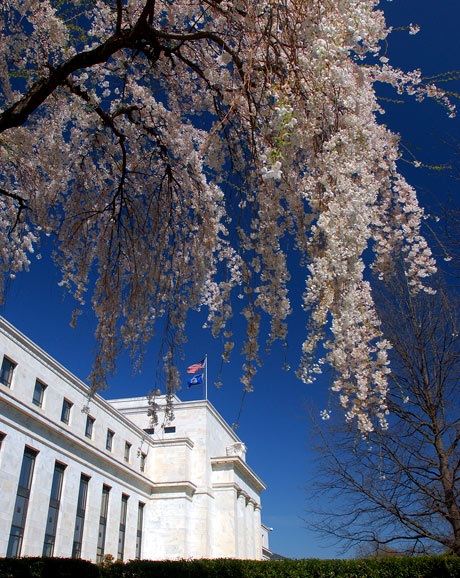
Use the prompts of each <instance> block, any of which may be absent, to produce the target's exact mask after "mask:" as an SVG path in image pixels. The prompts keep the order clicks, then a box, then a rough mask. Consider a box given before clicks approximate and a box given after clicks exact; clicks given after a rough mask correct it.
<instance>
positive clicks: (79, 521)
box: [72, 474, 89, 558]
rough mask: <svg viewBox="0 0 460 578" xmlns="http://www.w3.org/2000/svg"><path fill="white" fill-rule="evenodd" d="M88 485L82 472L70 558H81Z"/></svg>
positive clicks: (86, 477) (87, 479) (86, 478)
mask: <svg viewBox="0 0 460 578" xmlns="http://www.w3.org/2000/svg"><path fill="white" fill-rule="evenodd" d="M88 485H89V477H88V476H85V475H84V474H82V475H81V478H80V489H79V490H78V502H77V516H76V518H75V530H74V533H73V546H72V558H81V545H82V542H83V528H84V525H85V513H86V500H87V498H88Z"/></svg>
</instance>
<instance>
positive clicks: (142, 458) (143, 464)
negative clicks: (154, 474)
mask: <svg viewBox="0 0 460 578" xmlns="http://www.w3.org/2000/svg"><path fill="white" fill-rule="evenodd" d="M146 458H147V454H141V472H145V460H146Z"/></svg>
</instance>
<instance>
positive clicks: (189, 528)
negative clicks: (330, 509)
mask: <svg viewBox="0 0 460 578" xmlns="http://www.w3.org/2000/svg"><path fill="white" fill-rule="evenodd" d="M0 363H1V364H2V365H1V366H0V367H1V368H2V369H1V372H0V373H1V379H0V557H3V556H6V555H8V556H19V555H21V556H41V555H42V554H44V553H45V554H47V555H53V556H63V557H70V556H73V557H81V558H85V559H88V560H92V561H97V560H101V559H102V557H103V556H104V555H105V554H112V555H113V556H114V557H115V558H117V557H120V558H123V559H125V560H128V559H132V558H146V559H155V560H161V559H178V558H220V557H232V558H251V559H261V558H262V552H263V551H264V552H265V551H266V550H268V543H267V544H265V543H266V540H267V538H266V530H265V528H266V527H265V526H263V525H262V523H261V517H260V511H261V501H260V494H261V492H262V491H263V490H264V489H265V486H264V484H263V482H262V481H261V480H260V478H259V477H258V476H257V475H256V474H255V473H254V472H253V470H252V469H251V468H250V467H249V466H248V464H247V463H246V446H245V445H244V444H243V443H242V441H241V440H240V439H239V438H238V436H237V435H236V434H235V432H234V431H233V430H232V429H231V428H230V427H229V426H228V424H227V423H226V422H225V421H224V420H223V418H222V417H221V416H220V414H219V413H218V412H217V411H216V409H215V408H214V407H213V406H212V404H211V403H209V401H204V400H203V401H192V402H182V401H180V400H179V399H178V398H176V399H175V407H174V413H175V419H174V422H172V423H167V422H166V421H165V417H164V413H163V410H162V408H163V407H164V405H165V398H164V397H162V396H159V397H158V398H157V399H156V402H157V403H158V405H159V407H160V410H159V414H158V418H159V421H158V424H159V425H157V426H154V427H152V424H151V423H150V418H149V416H148V411H147V410H148V399H147V397H137V398H127V399H116V400H111V401H106V400H104V399H103V398H102V397H100V396H99V395H96V396H94V397H92V398H91V399H88V388H87V386H86V385H85V384H84V383H83V382H81V381H80V380H79V379H78V378H76V377H75V376H74V375H72V374H71V373H70V372H69V371H68V370H66V369H65V368H64V367H63V366H62V365H60V364H59V363H58V362H57V361H55V360H54V359H53V358H52V357H50V356H49V355H48V354H47V353H45V352H44V351H43V350H42V349H40V348H39V347H38V346H37V345H35V344H34V343H33V342H32V341H30V340H29V339H28V338H27V337H25V336H24V335H23V334H22V333H20V332H19V331H18V330H17V329H16V328H14V327H13V326H12V325H10V324H9V323H8V322H7V321H6V320H5V319H3V318H1V317H0Z"/></svg>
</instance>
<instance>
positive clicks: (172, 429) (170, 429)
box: [165, 425, 176, 433]
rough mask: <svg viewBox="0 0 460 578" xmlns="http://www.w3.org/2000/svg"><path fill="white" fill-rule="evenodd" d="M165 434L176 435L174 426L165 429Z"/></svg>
mask: <svg viewBox="0 0 460 578" xmlns="http://www.w3.org/2000/svg"><path fill="white" fill-rule="evenodd" d="M165 433H176V426H174V425H172V426H167V427H165Z"/></svg>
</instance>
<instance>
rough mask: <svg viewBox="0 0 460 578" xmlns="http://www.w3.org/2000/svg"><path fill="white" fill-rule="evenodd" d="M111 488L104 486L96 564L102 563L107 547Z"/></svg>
mask: <svg viewBox="0 0 460 578" xmlns="http://www.w3.org/2000/svg"><path fill="white" fill-rule="evenodd" d="M109 493H110V487H109V486H106V485H104V486H102V499H101V515H100V517H99V535H98V538H97V550H96V562H102V558H103V556H104V546H105V531H106V528H107V513H108V511H109Z"/></svg>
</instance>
